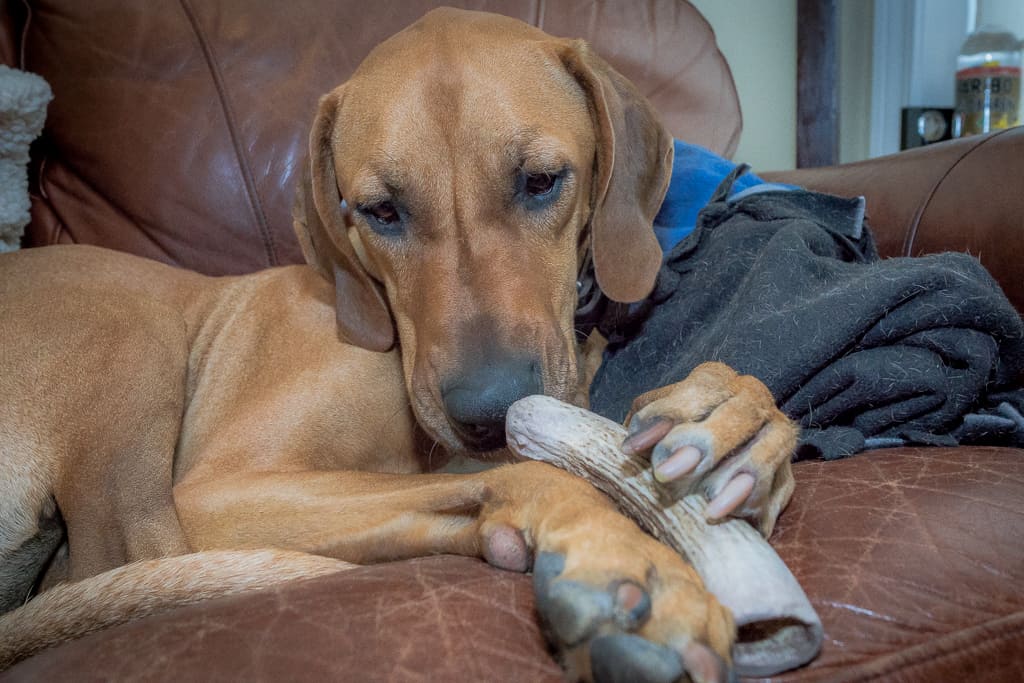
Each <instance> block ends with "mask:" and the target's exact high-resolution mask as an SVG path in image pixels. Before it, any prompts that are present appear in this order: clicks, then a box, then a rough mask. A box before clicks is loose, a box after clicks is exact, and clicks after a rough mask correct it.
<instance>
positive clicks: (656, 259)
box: [562, 40, 673, 302]
mask: <svg viewBox="0 0 1024 683" xmlns="http://www.w3.org/2000/svg"><path fill="white" fill-rule="evenodd" d="M562 62H563V63H564V64H565V67H566V68H567V69H568V70H569V73H571V74H572V75H573V76H574V77H575V78H576V80H577V82H579V84H580V85H581V86H582V87H583V90H584V91H585V92H586V94H587V97H588V98H589V100H590V103H591V111H592V115H593V117H594V123H595V125H594V128H595V131H596V133H597V158H596V163H595V170H596V173H595V180H594V183H595V184H594V191H593V197H592V200H591V201H592V203H593V215H592V219H591V234H592V237H591V238H592V240H593V250H594V256H593V258H594V271H595V274H596V276H597V283H598V284H599V285H600V286H601V289H602V291H604V293H605V294H606V295H607V296H608V297H609V298H610V299H612V300H614V301H620V302H631V301H639V300H640V299H643V298H644V297H645V296H647V295H648V294H649V293H650V291H651V289H652V288H653V287H654V280H655V278H656V276H657V274H658V269H659V268H660V267H661V247H659V246H658V240H657V238H656V237H655V235H654V227H653V224H654V217H655V216H656V215H657V213H658V209H660V208H661V202H662V200H663V199H664V198H665V191H666V190H667V189H668V182H669V179H670V178H671V175H672V155H673V143H672V136H670V135H669V134H668V132H667V131H666V130H665V127H664V126H662V124H661V121H659V119H658V115H657V113H656V112H655V111H654V108H653V107H652V106H651V104H650V102H648V101H647V99H646V98H645V97H644V96H643V95H641V94H640V93H639V92H637V90H636V88H635V87H634V86H633V84H632V83H630V82H629V81H628V80H627V79H626V78H624V77H623V76H622V75H621V74H619V73H618V72H617V71H615V70H614V69H613V68H612V67H611V66H609V65H608V63H607V62H605V61H604V60H603V59H601V58H600V57H598V56H597V55H595V54H594V53H593V52H591V50H590V48H589V46H588V45H587V44H586V43H585V42H584V41H582V40H574V41H568V42H567V43H565V44H564V49H563V50H562Z"/></svg>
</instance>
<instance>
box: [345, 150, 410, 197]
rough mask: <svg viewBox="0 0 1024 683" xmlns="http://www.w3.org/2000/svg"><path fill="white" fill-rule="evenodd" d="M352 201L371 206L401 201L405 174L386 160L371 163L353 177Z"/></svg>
mask: <svg viewBox="0 0 1024 683" xmlns="http://www.w3.org/2000/svg"><path fill="white" fill-rule="evenodd" d="M352 185H353V192H352V195H353V197H352V198H353V200H355V201H356V202H357V203H360V204H372V203H376V202H382V201H387V200H397V199H401V197H402V195H403V191H402V188H404V187H405V186H406V184H405V174H404V173H402V172H401V171H400V170H398V168H397V164H394V163H392V162H390V161H388V160H387V158H381V159H376V160H374V161H372V162H371V163H370V165H369V167H367V168H366V169H364V170H362V171H360V173H359V174H358V175H357V176H356V177H355V179H354V182H353V183H352Z"/></svg>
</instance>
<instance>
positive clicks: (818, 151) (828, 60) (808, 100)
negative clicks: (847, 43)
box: [796, 0, 839, 168]
mask: <svg viewBox="0 0 1024 683" xmlns="http://www.w3.org/2000/svg"><path fill="white" fill-rule="evenodd" d="M796 20H797V35H796V51H797V52H796V54H797V69H796V83H797V87H796V90H797V94H796V122H797V128H796V166H797V168H813V167H816V166H831V165H833V164H837V163H839V8H838V3H837V0H797V19H796Z"/></svg>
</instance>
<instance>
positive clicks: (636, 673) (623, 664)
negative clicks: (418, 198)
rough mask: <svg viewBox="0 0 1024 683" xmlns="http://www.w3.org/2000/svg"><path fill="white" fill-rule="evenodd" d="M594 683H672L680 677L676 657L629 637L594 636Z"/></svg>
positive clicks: (628, 635)
mask: <svg viewBox="0 0 1024 683" xmlns="http://www.w3.org/2000/svg"><path fill="white" fill-rule="evenodd" d="M590 670H591V672H592V674H593V677H594V681H596V683H673V682H674V681H678V680H679V679H680V678H681V677H682V675H683V664H682V660H681V659H680V657H679V655H678V654H676V653H675V652H674V651H673V650H671V649H670V648H667V647H665V646H663V645H657V644H655V643H652V642H650V641H649V640H645V639H644V638H641V637H640V636H637V635H633V634H632V633H614V634H611V635H606V636H598V637H597V638H594V640H593V641H592V642H591V644H590Z"/></svg>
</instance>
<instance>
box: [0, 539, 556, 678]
mask: <svg viewBox="0 0 1024 683" xmlns="http://www.w3.org/2000/svg"><path fill="white" fill-rule="evenodd" d="M532 610H533V597H532V588H531V584H530V580H529V578H528V577H527V576H525V575H523V574H513V573H511V572H506V571H501V570H498V569H493V568H491V567H489V566H488V565H486V564H484V563H483V562H482V561H479V560H474V559H469V558H462V557H450V556H446V557H435V558H423V559H417V560H410V561H407V562H396V563H393V564H388V565H380V566H377V567H363V568H359V569H354V570H350V571H347V572H343V573H341V574H337V575H333V576H328V577H323V578H320V579H313V580H310V581H305V582H299V583H293V584H290V585H284V586H281V587H280V588H278V589H276V590H271V591H264V592H261V593H258V594H253V595H248V596H234V597H229V598H224V599H220V600H216V601H212V602H210V603H208V604H205V605H194V606H190V607H185V608H181V609H179V610H176V611H174V612H170V613H167V614H163V615H157V616H154V617H151V618H149V619H145V620H141V621H139V622H136V623H134V624H127V625H124V626H120V627H115V628H112V629H109V630H107V631H106V632H103V633H99V634H94V635H92V636H87V637H85V638H82V639H81V640H78V641H76V642H73V643H69V644H67V645H65V646H63V647H61V648H59V649H57V650H51V651H49V652H47V653H44V654H42V655H40V656H37V657H36V658H34V659H32V660H28V661H25V662H22V664H20V665H19V666H17V667H15V668H13V669H11V670H10V671H8V673H7V675H0V680H2V681H5V682H8V681H54V682H57V681H67V682H68V683H71V682H75V683H84V682H86V681H109V680H132V681H167V682H168V683H170V682H171V681H199V680H203V681H211V680H232V681H267V682H270V681H329V680H336V681H424V682H426V681H522V682H523V683H533V682H535V681H536V682H543V681H550V682H552V683H554V682H555V681H559V680H560V671H561V670H560V669H559V668H558V666H557V665H556V664H555V663H554V661H553V660H551V658H550V657H549V656H548V655H547V651H546V649H545V644H544V641H543V639H542V638H541V636H540V633H539V631H538V629H537V627H536V625H535V623H534V619H533V611H532Z"/></svg>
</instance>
